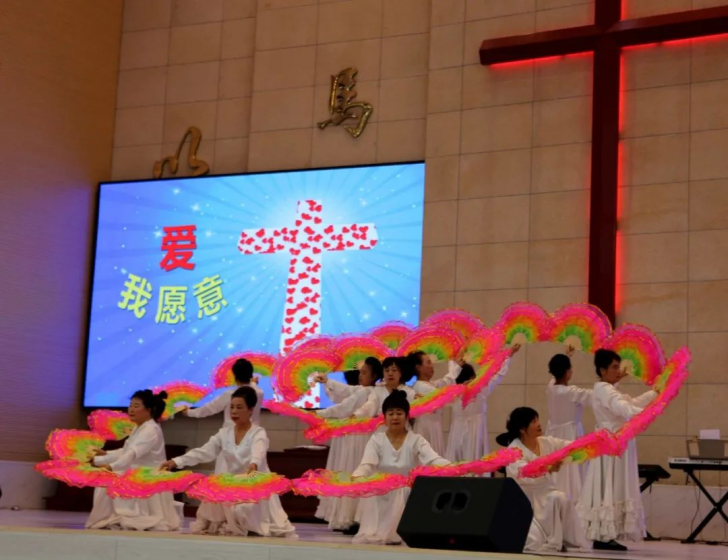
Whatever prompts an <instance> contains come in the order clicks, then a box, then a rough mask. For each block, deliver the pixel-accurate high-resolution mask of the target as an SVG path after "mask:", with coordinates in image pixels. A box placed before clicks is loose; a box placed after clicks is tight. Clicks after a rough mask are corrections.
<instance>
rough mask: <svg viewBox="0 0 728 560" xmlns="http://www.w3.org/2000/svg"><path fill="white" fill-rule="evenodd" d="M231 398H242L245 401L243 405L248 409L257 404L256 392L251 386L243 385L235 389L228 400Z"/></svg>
mask: <svg viewBox="0 0 728 560" xmlns="http://www.w3.org/2000/svg"><path fill="white" fill-rule="evenodd" d="M232 399H243V400H244V401H245V406H247V407H248V408H249V409H250V410H253V409H254V408H255V406H256V405H257V404H258V393H257V392H256V391H255V389H253V388H252V387H249V386H247V385H243V386H242V387H238V388H237V389H235V392H234V393H233V394H232V396H231V397H230V400H232Z"/></svg>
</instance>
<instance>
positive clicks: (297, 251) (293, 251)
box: [291, 249, 301, 256]
mask: <svg viewBox="0 0 728 560" xmlns="http://www.w3.org/2000/svg"><path fill="white" fill-rule="evenodd" d="M300 254H301V251H299V250H298V249H291V255H296V256H298V255H300Z"/></svg>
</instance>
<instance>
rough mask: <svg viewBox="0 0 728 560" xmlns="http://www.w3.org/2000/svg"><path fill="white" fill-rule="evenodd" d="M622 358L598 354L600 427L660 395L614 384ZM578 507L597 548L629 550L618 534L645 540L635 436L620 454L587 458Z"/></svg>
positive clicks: (595, 398)
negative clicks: (632, 394) (620, 388)
mask: <svg viewBox="0 0 728 560" xmlns="http://www.w3.org/2000/svg"><path fill="white" fill-rule="evenodd" d="M620 362H621V358H620V357H619V355H618V354H616V353H615V352H612V351H611V350H604V349H600V350H597V351H596V352H595V354H594V366H595V369H596V372H597V375H598V376H599V378H600V381H597V382H596V383H595V384H594V393H593V395H592V408H593V409H594V417H595V418H596V421H597V424H596V429H601V428H606V429H607V430H609V431H611V432H616V431H617V430H618V429H619V428H620V427H621V426H622V425H623V424H624V423H625V422H626V421H628V420H629V419H630V418H632V417H633V416H635V415H637V414H639V413H640V412H641V411H642V409H643V408H644V407H645V406H647V405H648V404H649V403H650V402H651V401H652V400H653V399H654V398H655V397H656V396H657V393H656V392H655V391H647V392H646V393H643V394H642V395H640V396H639V397H636V398H633V397H630V396H629V395H625V394H624V393H620V392H619V391H618V390H617V389H616V388H615V386H614V385H615V384H616V383H619V381H620V380H621V379H622V378H623V377H625V376H626V375H627V373H626V372H625V371H623V370H621V369H620ZM577 511H578V512H579V515H580V516H581V519H582V521H583V523H584V527H585V529H586V536H587V538H588V539H589V540H593V541H594V548H595V549H597V550H616V551H626V550H627V547H625V546H624V545H622V544H620V543H618V542H617V539H620V540H630V541H641V540H642V539H643V538H644V536H645V532H646V528H645V515H644V509H643V507H642V497H641V493H640V482H639V473H638V466H637V442H636V441H634V440H631V441H630V442H629V444H628V445H627V449H626V450H625V452H624V453H623V454H622V456H621V457H611V456H602V457H598V458H596V459H592V460H591V461H589V464H588V465H587V471H586V477H585V478H584V484H583V486H582V490H581V496H580V498H579V501H578V502H577Z"/></svg>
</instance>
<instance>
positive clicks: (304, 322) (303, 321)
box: [298, 317, 311, 325]
mask: <svg viewBox="0 0 728 560" xmlns="http://www.w3.org/2000/svg"><path fill="white" fill-rule="evenodd" d="M298 322H299V323H301V324H302V325H305V324H306V323H310V322H311V319H309V318H308V317H303V318H301V319H299V321H298Z"/></svg>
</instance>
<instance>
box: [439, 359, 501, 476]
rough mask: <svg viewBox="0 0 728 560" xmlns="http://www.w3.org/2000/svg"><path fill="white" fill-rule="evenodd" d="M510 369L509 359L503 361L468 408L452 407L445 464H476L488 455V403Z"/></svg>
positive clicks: (458, 405) (460, 403)
mask: <svg viewBox="0 0 728 560" xmlns="http://www.w3.org/2000/svg"><path fill="white" fill-rule="evenodd" d="M509 366H510V359H509V360H506V362H505V363H504V364H503V367H501V369H500V370H499V371H498V373H497V374H495V375H494V376H493V378H492V379H491V380H490V383H488V385H487V386H486V387H485V388H483V390H482V391H481V392H480V394H478V396H477V397H476V398H475V399H474V400H473V401H471V402H470V403H469V404H468V406H466V407H463V404H462V401H461V400H460V399H457V400H456V401H455V402H454V403H452V405H451V407H452V408H451V410H452V419H451V421H450V433H449V434H448V438H447V449H446V451H445V458H446V459H447V460H448V461H452V462H456V461H475V460H476V459H480V458H482V457H483V456H484V455H487V454H488V419H487V415H486V411H487V399H488V396H489V395H490V394H491V393H492V392H493V390H494V389H495V388H496V387H497V386H498V385H499V384H500V382H501V381H503V378H504V377H505V375H506V373H508V368H509Z"/></svg>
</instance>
